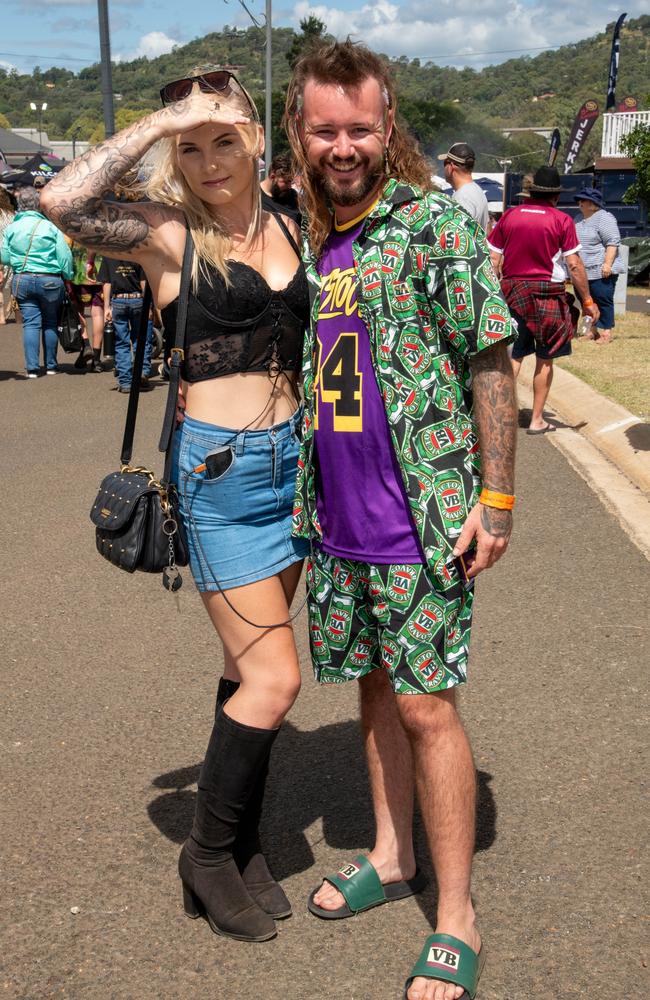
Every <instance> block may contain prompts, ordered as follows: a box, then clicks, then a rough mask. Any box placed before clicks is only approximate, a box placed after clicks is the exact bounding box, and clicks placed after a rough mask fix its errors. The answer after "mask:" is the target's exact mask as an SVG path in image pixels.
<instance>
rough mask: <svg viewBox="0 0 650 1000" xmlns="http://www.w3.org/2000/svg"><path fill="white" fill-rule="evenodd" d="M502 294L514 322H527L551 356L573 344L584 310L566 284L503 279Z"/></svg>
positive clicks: (538, 341)
mask: <svg viewBox="0 0 650 1000" xmlns="http://www.w3.org/2000/svg"><path fill="white" fill-rule="evenodd" d="M501 291H502V292H503V296H504V298H505V300H506V302H507V303H508V307H509V308H510V311H511V312H512V313H513V315H514V318H515V319H516V320H519V321H523V322H524V324H525V325H526V326H527V327H528V329H529V330H530V332H531V333H532V335H533V337H534V338H535V340H536V341H537V343H539V344H541V345H542V346H543V347H544V348H545V349H546V351H547V352H548V354H549V355H553V354H555V353H556V352H557V351H559V350H560V348H561V347H563V346H564V344H566V343H567V341H569V340H571V338H572V337H573V335H574V333H575V331H576V327H577V325H578V319H579V318H580V310H579V309H578V308H577V307H576V305H575V299H574V297H573V295H570V294H569V293H568V292H567V291H566V289H565V287H564V282H562V281H532V280H531V279H526V278H519V279H518V278H502V279H501Z"/></svg>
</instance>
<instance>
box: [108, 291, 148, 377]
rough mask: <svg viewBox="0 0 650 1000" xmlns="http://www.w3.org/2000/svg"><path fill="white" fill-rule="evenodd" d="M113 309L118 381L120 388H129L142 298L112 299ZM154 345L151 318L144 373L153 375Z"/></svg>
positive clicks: (145, 350) (145, 351) (143, 366)
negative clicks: (152, 358)
mask: <svg viewBox="0 0 650 1000" xmlns="http://www.w3.org/2000/svg"><path fill="white" fill-rule="evenodd" d="M111 310H112V312H113V324H114V326H115V370H116V372H117V381H118V385H119V386H120V388H122V389H128V388H130V386H131V373H132V371H133V356H132V353H131V347H132V346H133V351H134V352H135V345H136V341H137V339H138V330H139V329H140V313H141V312H142V298H137V299H120V298H114V299H111ZM152 347H153V323H152V322H151V320H149V325H148V327H147V342H146V345H145V349H144V363H143V365H142V374H143V375H151V350H152Z"/></svg>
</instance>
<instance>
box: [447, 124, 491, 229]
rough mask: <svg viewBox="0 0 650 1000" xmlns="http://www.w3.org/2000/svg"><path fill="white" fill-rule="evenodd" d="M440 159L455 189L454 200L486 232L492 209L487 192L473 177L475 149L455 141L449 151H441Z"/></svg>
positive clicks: (449, 181) (448, 179) (448, 180)
mask: <svg viewBox="0 0 650 1000" xmlns="http://www.w3.org/2000/svg"><path fill="white" fill-rule="evenodd" d="M438 159H439V160H442V163H443V169H444V172H445V180H446V181H447V183H448V184H451V186H452V187H453V189H454V193H453V195H452V200H453V201H457V202H458V204H459V205H462V207H463V208H464V209H465V211H466V212H469V214H470V215H471V216H472V218H473V219H476V221H477V222H478V224H479V226H480V227H481V229H482V230H483V232H485V233H486V232H487V230H488V225H489V223H490V211H489V209H488V202H487V198H486V197H485V192H484V191H483V190H482V189H481V188H480V187H479V185H478V184H477V183H476V181H475V180H473V179H472V170H473V169H474V163H475V162H476V154H475V153H474V150H473V149H472V147H471V146H468V145H467V143H466V142H455V143H454V145H453V146H452V147H451V148H450V149H449V152H447V153H441V154H440V156H439V157H438Z"/></svg>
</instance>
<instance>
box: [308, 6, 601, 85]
mask: <svg viewBox="0 0 650 1000" xmlns="http://www.w3.org/2000/svg"><path fill="white" fill-rule="evenodd" d="M576 10H577V7H576V3H575V2H571V0H569V2H565V3H562V4H559V3H558V2H557V0H536V2H533V3H525V2H521V0H484V2H482V3H481V4H480V5H478V4H476V2H475V0H437V2H436V4H435V5H434V4H423V3H421V0H410V2H409V0H406V2H405V3H403V4H402V5H401V6H400V5H398V4H397V3H391V2H390V0H377V2H376V3H370V2H368V3H358V5H357V6H356V7H351V8H350V9H348V10H343V9H342V8H341V7H336V6H331V7H330V6H327V5H326V4H322V3H321V4H310V3H309V0H299V2H298V3H296V4H295V6H294V8H293V15H292V17H291V21H292V23H293V24H294V26H295V27H296V28H298V25H299V23H300V21H301V20H302V19H303V18H306V17H309V15H310V14H313V15H315V16H316V17H318V18H319V19H320V20H321V21H323V22H324V23H325V25H326V26H327V30H328V32H329V33H330V34H332V35H335V36H336V37H337V38H345V37H346V36H347V35H350V36H351V37H352V38H353V39H355V40H360V41H362V42H364V43H365V44H366V45H368V46H370V48H372V49H374V50H375V51H378V52H385V53H386V54H387V55H390V56H400V55H407V56H409V58H411V59H412V58H415V57H418V58H420V59H432V61H434V62H436V63H438V64H439V65H443V66H444V65H449V66H458V67H462V66H466V65H469V66H473V67H475V68H477V69H479V68H481V67H482V66H487V65H490V64H494V63H499V62H503V61H504V60H505V59H509V58H516V57H517V56H520V55H524V54H525V53H526V52H527V51H529V52H530V54H531V55H535V54H536V52H537V51H538V50H541V49H542V48H545V47H549V48H551V47H555V46H558V45H567V44H569V43H571V42H575V41H579V40H580V39H581V38H588V37H589V36H591V35H594V34H597V33H599V32H602V31H604V29H605V25H606V24H607V23H608V22H611V21H612V20H614V19H615V17H616V14H615V13H612V10H611V4H610V3H609V2H608V0H594V2H592V3H591V4H590V5H589V6H588V7H583V6H582V5H580V16H579V17H577V16H576ZM504 50H505V51H504ZM508 50H510V51H508Z"/></svg>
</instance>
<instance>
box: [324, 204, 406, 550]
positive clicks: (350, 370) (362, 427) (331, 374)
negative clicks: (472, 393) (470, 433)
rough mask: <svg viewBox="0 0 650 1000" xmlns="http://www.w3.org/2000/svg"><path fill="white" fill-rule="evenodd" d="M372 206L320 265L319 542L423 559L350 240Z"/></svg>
mask: <svg viewBox="0 0 650 1000" xmlns="http://www.w3.org/2000/svg"><path fill="white" fill-rule="evenodd" d="M367 214H368V213H367V212H366V213H364V215H363V216H362V217H361V218H357V219H354V220H352V222H348V223H346V224H345V225H343V226H336V227H335V228H334V229H333V230H332V232H331V233H330V235H329V237H328V239H327V242H326V244H325V247H324V250H323V255H322V258H321V261H320V265H319V272H320V274H321V277H322V286H321V298H320V306H319V310H318V327H317V350H318V358H317V361H316V364H315V366H314V367H315V372H316V378H315V381H314V404H315V420H314V448H315V456H316V506H317V510H318V516H319V519H320V523H321V526H322V529H323V542H322V547H323V549H324V550H325V551H326V552H328V553H330V554H331V555H335V556H342V557H344V558H346V559H357V560H360V561H363V562H370V563H422V562H424V558H423V555H422V550H421V548H420V544H419V542H418V537H417V534H416V531H415V525H414V524H413V521H412V518H411V514H410V511H409V507H408V502H407V499H406V493H405V490H404V486H403V483H402V477H401V474H400V470H399V465H398V462H397V459H396V457H395V452H394V449H393V445H392V442H391V439H390V431H389V428H388V421H387V419H386V411H385V409H384V403H383V400H382V397H381V393H380V391H379V386H378V385H377V380H376V378H375V373H374V370H373V366H372V358H371V354H370V344H369V340H368V330H367V328H366V326H365V324H364V322H363V320H362V319H361V317H360V316H359V312H358V309H357V278H356V274H355V270H354V259H353V256H352V241H353V240H354V239H355V237H356V236H357V235H358V234H359V232H360V231H361V228H362V226H363V220H364V218H365V216H366V215H367Z"/></svg>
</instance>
